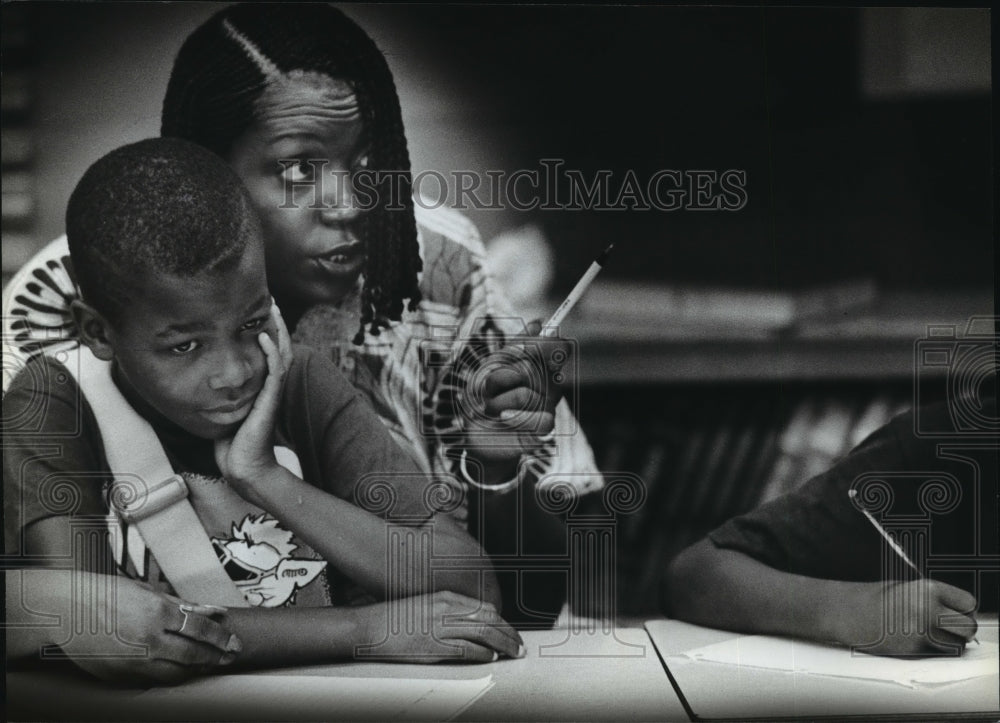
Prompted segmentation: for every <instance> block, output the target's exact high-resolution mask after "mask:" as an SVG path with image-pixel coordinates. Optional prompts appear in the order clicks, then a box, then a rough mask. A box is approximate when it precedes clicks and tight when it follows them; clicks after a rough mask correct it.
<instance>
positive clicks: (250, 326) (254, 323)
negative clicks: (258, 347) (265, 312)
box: [240, 317, 267, 331]
mask: <svg viewBox="0 0 1000 723" xmlns="http://www.w3.org/2000/svg"><path fill="white" fill-rule="evenodd" d="M266 322H267V319H265V318H263V317H261V318H259V319H251V320H250V321H248V322H247V323H246V324H244V325H243V326H241V327H240V331H257V330H258V329H260V328H261V327H263V326H264V324H265V323H266Z"/></svg>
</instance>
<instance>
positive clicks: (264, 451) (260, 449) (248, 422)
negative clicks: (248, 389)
mask: <svg viewBox="0 0 1000 723" xmlns="http://www.w3.org/2000/svg"><path fill="white" fill-rule="evenodd" d="M271 318H272V322H273V324H274V327H275V332H274V333H275V336H276V337H277V340H278V342H277V344H275V342H274V340H272V339H271V336H270V335H269V334H268V333H267V332H261V333H260V334H259V335H258V337H257V342H258V343H259V344H260V347H261V349H262V350H263V352H264V357H265V359H266V360H267V377H266V378H265V379H264V386H263V387H262V388H261V390H260V393H259V394H258V395H257V398H256V399H255V400H254V403H253V407H252V408H251V409H250V414H248V415H247V418H246V419H244V420H243V423H242V424H241V425H240V427H239V429H237V430H236V434H234V435H233V436H232V437H231V438H228V439H220V440H216V442H215V461H216V464H218V466H219V470H220V471H221V472H222V475H223V476H224V477H225V478H226V479H227V480H228V481H229V483H230V484H232V485H233V486H234V487H235V488H236V490H237V491H238V492H239V493H240V494H241V495H243V496H245V497H248V498H252V497H253V485H254V483H256V482H258V481H260V480H266V479H268V478H269V477H270V476H271V475H272V474H273V472H274V470H275V469H276V468H277V467H278V462H277V461H276V460H275V458H274V425H275V419H276V417H277V413H278V406H279V404H280V402H281V392H282V388H283V384H284V379H285V373H286V372H287V371H288V367H289V366H290V365H291V362H292V347H291V340H290V338H289V335H288V329H287V328H286V327H285V324H284V321H283V320H282V318H281V314H280V312H279V311H278V307H277V306H276V305H272V306H271Z"/></svg>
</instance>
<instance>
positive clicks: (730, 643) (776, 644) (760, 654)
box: [682, 635, 1000, 688]
mask: <svg viewBox="0 0 1000 723" xmlns="http://www.w3.org/2000/svg"><path fill="white" fill-rule="evenodd" d="M998 654H1000V649H998V646H997V644H996V643H991V642H988V641H986V642H981V643H979V644H976V643H970V644H969V645H968V646H966V649H965V652H964V653H963V654H962V656H961V657H960V658H956V657H933V658H887V657H882V656H875V655H866V654H864V653H856V652H852V651H851V649H850V648H844V647H837V646H832V645H821V644H816V643H809V642H806V641H802V640H792V639H788V638H778V637H771V636H767V635H746V636H743V637H739V638H733V639H731V640H726V641H724V642H721V643H715V644H714V645H706V646H705V647H703V648H697V649H695V650H689V651H687V652H686V653H683V654H682V655H683V657H687V658H691V659H694V660H704V661H709V662H713V663H723V664H727V665H739V666H744V667H750V668H767V669H769V670H783V671H787V672H790V673H798V674H807V675H827V676H836V677H846V678H860V679H864V680H879V681H886V682H891V683H898V684H899V685H905V686H907V687H910V688H916V687H924V686H937V685H946V684H948V683H955V682H958V681H961V680H969V679H971V678H979V677H983V676H993V677H995V678H998V679H1000V657H998Z"/></svg>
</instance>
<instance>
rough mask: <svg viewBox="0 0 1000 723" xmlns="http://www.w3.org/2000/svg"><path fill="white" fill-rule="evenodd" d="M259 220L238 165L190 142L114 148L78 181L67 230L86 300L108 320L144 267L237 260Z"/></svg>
mask: <svg viewBox="0 0 1000 723" xmlns="http://www.w3.org/2000/svg"><path fill="white" fill-rule="evenodd" d="M260 233H261V232H260V223H259V221H258V219H257V216H256V215H255V213H254V211H253V208H252V206H251V204H250V199H249V197H248V196H247V192H246V190H245V189H244V187H243V184H242V183H241V182H240V180H239V178H238V177H237V176H236V174H235V173H234V172H233V171H232V170H231V169H230V168H229V166H228V165H227V164H226V163H225V161H223V160H222V159H221V158H219V157H218V156H216V155H215V154H214V153H212V152H211V151H208V150H206V149H205V148H203V147H201V146H198V145H196V144H194V143H191V142H189V141H184V140H180V139H177V138H151V139H148V140H144V141H139V142H138V143H132V144H130V145H127V146H122V147H121V148H118V149H116V150H114V151H111V152H110V153H108V154H107V155H106V156H104V157H103V158H101V159H100V160H98V161H97V162H96V163H94V164H93V165H92V166H91V167H90V168H88V169H87V172H86V173H84V174H83V178H81V179H80V182H79V183H78V184H77V185H76V188H75V189H74V190H73V193H72V195H71V196H70V199H69V204H68V206H67V208H66V236H67V239H68V241H69V250H70V256H71V258H72V262H73V269H74V271H75V274H76V281H77V283H78V284H79V285H80V290H81V292H82V295H83V299H84V301H86V302H87V303H88V304H90V305H91V306H93V307H94V308H95V309H96V310H97V311H98V312H100V313H101V314H102V315H104V316H105V318H106V319H107V320H108V321H109V322H110V323H112V324H118V323H120V322H121V314H122V310H123V309H124V308H125V305H126V304H127V302H128V300H129V298H130V296H131V295H133V294H134V293H135V291H136V289H137V285H138V284H140V283H141V282H142V279H143V276H144V274H146V273H150V272H152V273H162V274H173V275H178V276H189V277H190V276H195V275H197V274H200V273H203V272H206V271H214V270H223V269H225V268H229V267H231V266H233V265H235V264H236V263H238V261H239V260H240V258H242V256H243V250H244V248H245V247H246V244H247V241H248V240H249V239H250V238H252V234H256V235H257V237H260Z"/></svg>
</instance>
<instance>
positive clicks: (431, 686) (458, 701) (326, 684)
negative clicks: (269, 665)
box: [136, 675, 493, 721]
mask: <svg viewBox="0 0 1000 723" xmlns="http://www.w3.org/2000/svg"><path fill="white" fill-rule="evenodd" d="M492 687H493V676H492V675H488V676H486V677H484V678H476V679H472V680H438V679H419V678H339V677H328V676H319V675H315V676H314V675H309V676H307V675H224V676H213V677H209V678H202V679H199V680H195V681H192V682H189V683H185V684H183V685H178V686H175V687H172V688H157V689H154V690H148V691H145V692H144V693H142V694H140V695H139V696H137V698H136V700H137V701H142V703H143V705H148V706H150V708H151V709H158V710H159V711H160V712H161V713H163V712H165V711H169V709H170V708H171V707H172V706H175V705H176V706H179V707H183V708H184V709H185V710H189V711H190V710H197V711H198V714H199V718H202V719H211V718H213V717H214V712H215V711H218V714H219V719H223V720H247V719H251V720H302V719H311V720H407V721H410V720H414V721H442V720H450V719H451V718H454V717H455V716H456V715H458V714H459V713H460V712H462V711H463V710H464V709H465V708H467V707H468V706H469V705H471V704H472V703H473V702H475V701H476V700H477V699H478V698H479V697H480V696H482V695H483V694H484V693H485V692H486V691H488V690H489V689H490V688H492ZM276 701H281V703H280V704H278V703H277V702H276ZM154 707H155V708H154Z"/></svg>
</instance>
